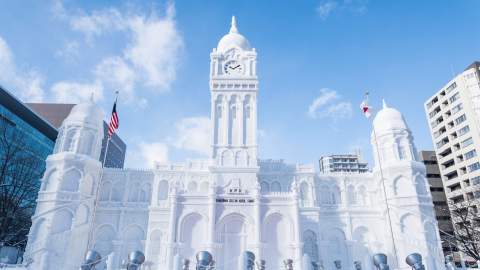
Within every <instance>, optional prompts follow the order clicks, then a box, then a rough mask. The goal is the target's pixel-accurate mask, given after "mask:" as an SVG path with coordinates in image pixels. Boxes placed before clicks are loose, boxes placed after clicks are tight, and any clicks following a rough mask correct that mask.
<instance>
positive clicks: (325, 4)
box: [317, 0, 369, 20]
mask: <svg viewBox="0 0 480 270" xmlns="http://www.w3.org/2000/svg"><path fill="white" fill-rule="evenodd" d="M368 1H369V0H322V1H321V2H320V3H319V5H318V6H317V14H318V16H320V18H321V19H323V20H326V19H327V18H328V17H329V16H330V15H331V14H332V13H333V12H336V11H339V12H340V11H347V12H349V13H355V14H363V13H365V12H366V11H367V4H368Z"/></svg>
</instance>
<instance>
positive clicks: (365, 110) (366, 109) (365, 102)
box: [360, 93, 372, 118]
mask: <svg viewBox="0 0 480 270" xmlns="http://www.w3.org/2000/svg"><path fill="white" fill-rule="evenodd" d="M360 109H362V112H363V115H365V117H366V118H370V116H372V107H370V106H368V93H367V94H365V99H364V100H363V101H362V103H361V104H360Z"/></svg>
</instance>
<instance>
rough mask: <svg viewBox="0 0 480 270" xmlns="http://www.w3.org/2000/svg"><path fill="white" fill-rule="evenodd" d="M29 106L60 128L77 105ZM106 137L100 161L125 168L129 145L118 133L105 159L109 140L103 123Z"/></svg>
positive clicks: (112, 140)
mask: <svg viewBox="0 0 480 270" xmlns="http://www.w3.org/2000/svg"><path fill="white" fill-rule="evenodd" d="M27 105H28V106H29V107H30V108H31V109H32V110H33V111H35V112H36V113H37V114H39V115H41V116H42V117H43V118H44V119H46V120H47V121H48V122H50V124H51V125H52V126H54V127H55V128H57V129H58V128H60V126H61V124H62V122H63V120H65V118H67V116H68V115H69V114H70V111H71V110H72V108H73V106H75V104H58V103H27ZM103 129H104V133H103V134H104V137H103V140H102V151H101V154H100V159H99V160H100V161H101V162H102V163H103V162H104V163H105V164H104V166H105V167H108V168H123V165H124V162H125V154H126V151H127V145H126V144H125V143H124V142H123V140H122V139H121V138H120V136H118V134H117V133H115V134H113V136H112V138H111V139H110V142H109V145H108V153H107V157H106V158H105V150H106V147H107V140H108V125H107V123H106V122H105V121H104V122H103Z"/></svg>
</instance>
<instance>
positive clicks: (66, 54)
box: [55, 41, 80, 63]
mask: <svg viewBox="0 0 480 270" xmlns="http://www.w3.org/2000/svg"><path fill="white" fill-rule="evenodd" d="M55 57H57V58H61V59H63V60H65V61H66V62H68V63H74V62H76V61H77V59H78V58H79V57H80V44H79V43H78V42H76V41H69V42H67V43H65V46H64V47H63V48H62V49H60V50H58V51H57V52H56V53H55Z"/></svg>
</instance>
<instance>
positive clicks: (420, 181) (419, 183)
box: [415, 175, 428, 195]
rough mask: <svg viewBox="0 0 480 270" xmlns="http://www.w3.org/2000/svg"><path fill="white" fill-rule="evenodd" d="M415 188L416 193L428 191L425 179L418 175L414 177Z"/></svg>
mask: <svg viewBox="0 0 480 270" xmlns="http://www.w3.org/2000/svg"><path fill="white" fill-rule="evenodd" d="M415 188H416V189H417V194H419V195H426V194H427V193H428V192H427V186H426V184H425V180H424V178H423V177H422V176H420V175H419V176H417V177H415Z"/></svg>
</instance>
